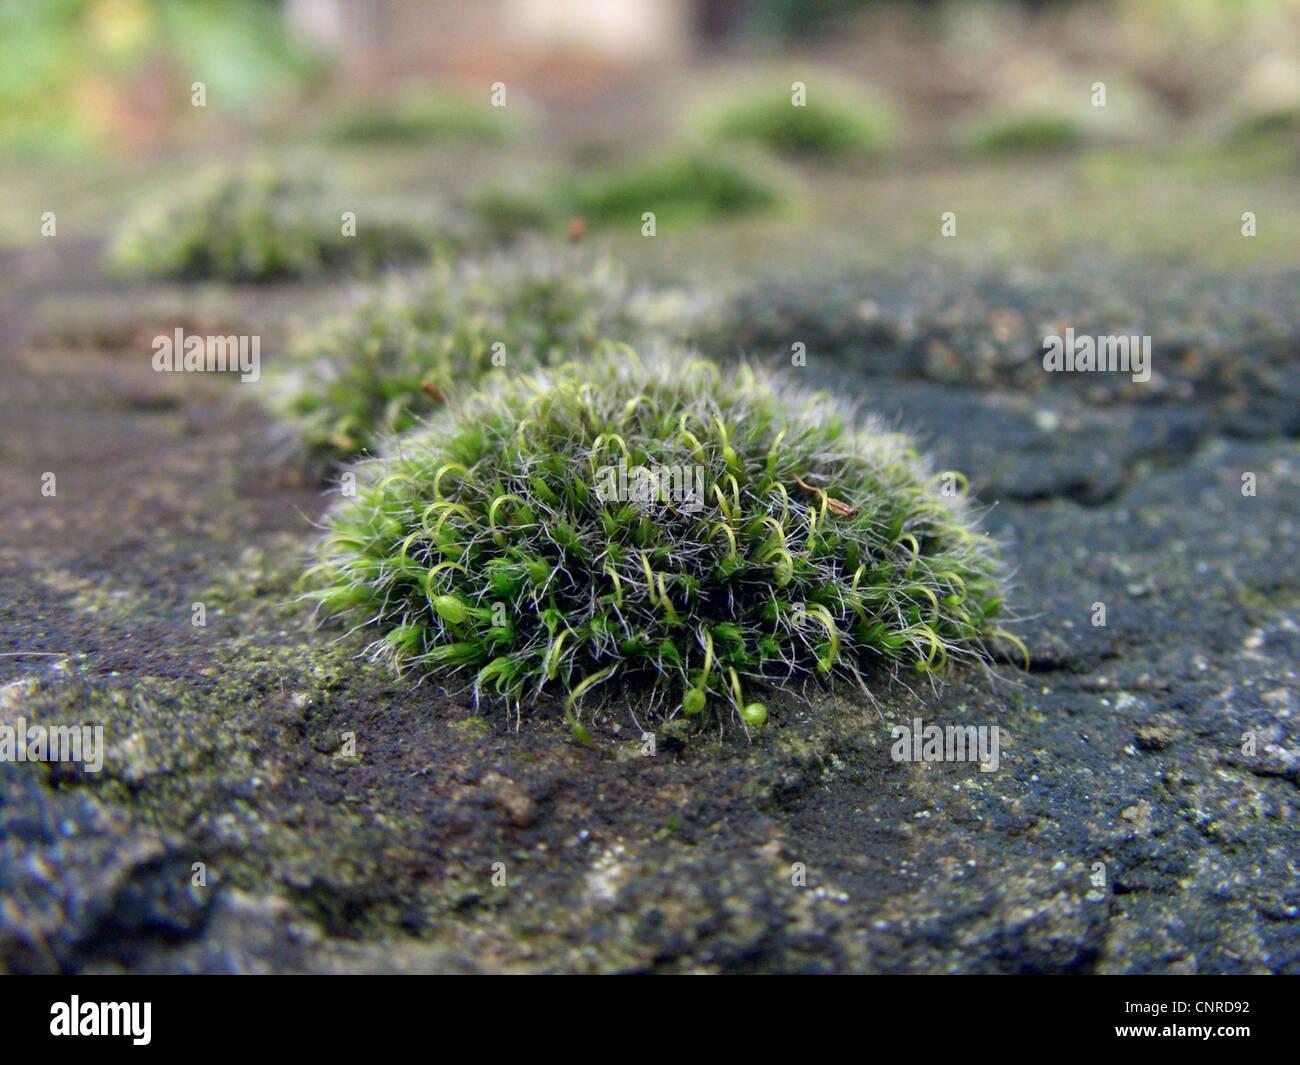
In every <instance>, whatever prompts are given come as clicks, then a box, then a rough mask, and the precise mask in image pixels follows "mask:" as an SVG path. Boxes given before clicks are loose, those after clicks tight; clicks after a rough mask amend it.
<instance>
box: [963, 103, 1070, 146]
mask: <svg viewBox="0 0 1300 1065" xmlns="http://www.w3.org/2000/svg"><path fill="white" fill-rule="evenodd" d="M1082 140H1083V130H1082V128H1081V127H1080V126H1079V123H1077V122H1076V121H1074V119H1072V118H1067V117H1066V116H1064V115H1055V114H1049V113H1046V112H1042V113H1028V114H1019V115H1011V116H999V117H996V118H989V119H986V120H985V121H984V122H982V123H980V124H979V125H978V126H976V127H975V129H974V131H973V132H972V133H971V136H970V147H971V149H972V150H973V151H976V152H979V153H981V154H984V155H1017V154H1023V153H1031V152H1058V151H1063V150H1065V149H1067V148H1073V147H1076V146H1077V145H1078V144H1079V143H1081V142H1082Z"/></svg>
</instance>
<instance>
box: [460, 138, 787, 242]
mask: <svg viewBox="0 0 1300 1065" xmlns="http://www.w3.org/2000/svg"><path fill="white" fill-rule="evenodd" d="M785 199H786V193H785V190H784V186H783V183H782V182H781V180H780V178H779V177H778V176H777V174H776V172H775V171H774V170H773V168H772V166H771V164H770V162H765V161H764V160H763V159H761V158H755V157H754V156H751V155H747V154H744V153H740V154H735V153H718V152H704V151H691V152H688V153H686V154H683V155H674V156H668V157H666V158H663V159H655V160H645V161H642V162H637V163H633V164H626V165H622V166H618V167H615V168H613V169H611V170H606V171H603V172H596V173H591V174H586V175H584V176H582V177H578V178H569V177H565V178H562V179H560V180H558V181H556V182H554V183H553V184H551V185H550V186H549V187H543V188H540V189H536V190H533V189H527V188H522V187H520V186H518V185H508V186H500V187H497V188H493V189H489V190H487V191H486V192H484V193H482V194H480V195H479V196H478V197H477V198H476V199H475V200H474V201H473V202H472V204H471V210H472V211H473V213H474V215H475V217H476V218H477V219H478V221H479V223H480V224H481V225H482V227H483V228H484V229H485V230H486V232H487V233H488V234H489V235H490V236H491V237H493V238H494V239H497V240H506V239H510V238H512V237H515V236H517V235H519V234H520V233H522V232H525V231H527V230H552V231H554V230H557V229H559V228H560V227H562V226H563V225H565V224H567V223H568V221H569V220H570V219H572V218H573V217H574V216H579V217H581V218H582V219H583V220H584V222H585V223H587V224H588V225H591V226H620V227H623V228H624V229H625V230H633V231H635V230H637V229H639V228H640V227H641V226H642V224H643V222H644V219H643V217H642V216H643V215H644V213H645V212H647V211H651V212H653V213H654V215H655V221H656V225H657V226H662V225H672V226H683V225H693V224H696V223H699V222H705V221H709V220H716V219H726V218H735V217H740V216H743V215H748V214H755V213H761V212H763V211H769V210H772V209H774V208H776V207H778V206H780V205H781V204H782V203H783V202H784V201H785Z"/></svg>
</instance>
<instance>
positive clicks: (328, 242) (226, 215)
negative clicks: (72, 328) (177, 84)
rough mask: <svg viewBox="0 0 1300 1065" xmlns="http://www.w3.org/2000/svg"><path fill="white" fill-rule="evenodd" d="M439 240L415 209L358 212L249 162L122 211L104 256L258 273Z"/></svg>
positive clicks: (362, 260) (114, 266) (389, 258)
mask: <svg viewBox="0 0 1300 1065" xmlns="http://www.w3.org/2000/svg"><path fill="white" fill-rule="evenodd" d="M348 210H352V211H354V212H355V213H356V214H357V215H358V217H357V220H356V230H355V235H352V236H347V235H345V234H344V221H343V212H345V211H348ZM447 240H448V235H447V233H446V232H445V231H444V230H442V229H441V228H440V227H438V226H437V225H436V224H435V223H434V221H433V220H432V219H431V218H429V217H427V216H425V215H423V214H421V213H418V212H412V211H411V210H404V211H400V212H399V211H395V210H388V209H384V208H382V207H376V206H375V205H373V204H368V205H367V208H366V210H364V211H363V210H361V209H360V208H359V206H358V204H357V203H356V202H350V201H349V200H348V199H347V198H346V197H343V196H340V195H339V194H337V193H332V192H330V191H329V190H328V189H327V188H326V187H325V186H324V185H323V184H322V183H320V182H316V181H312V180H306V179H297V178H292V177H289V176H288V175H286V174H283V173H281V172H279V171H276V170H274V169H271V168H268V167H253V168H250V169H248V170H245V171H242V172H239V173H235V174H227V175H222V176H220V177H216V178H213V179H209V180H206V181H202V182H200V183H199V185H198V187H197V188H195V189H194V190H192V191H190V192H188V193H187V194H185V195H184V196H182V197H181V198H179V199H177V200H176V201H174V202H170V203H163V204H161V205H154V206H151V207H150V208H148V209H147V210H146V211H144V212H142V213H141V214H140V215H138V216H136V217H134V218H132V219H130V220H129V221H128V222H127V224H126V225H125V227H124V228H123V229H122V230H121V231H120V232H119V233H118V235H117V237H116V239H115V240H114V242H113V244H112V246H111V247H110V249H109V255H108V265H109V268H110V269H111V270H112V271H113V272H116V273H119V274H125V275H144V276H149V277H169V278H180V279H187V280H199V279H206V278H218V279H221V280H225V281H267V280H272V279H275V278H284V277H309V276H314V275H318V274H322V273H325V272H328V271H331V270H344V269H346V270H350V271H359V272H368V271H373V270H374V269H376V268H378V267H380V266H382V265H384V264H386V263H389V262H396V261H402V260H410V259H414V258H420V257H423V256H427V255H429V254H430V253H431V252H432V251H433V250H434V249H435V248H437V247H439V246H440V245H441V244H443V243H445V242H446V241H447Z"/></svg>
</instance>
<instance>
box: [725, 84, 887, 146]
mask: <svg viewBox="0 0 1300 1065" xmlns="http://www.w3.org/2000/svg"><path fill="white" fill-rule="evenodd" d="M706 129H707V131H708V133H709V135H710V136H712V137H714V138H716V139H718V140H723V141H743V142H748V143H752V144H757V145H761V146H762V147H764V148H766V149H768V150H769V151H773V152H776V153H778V154H780V155H785V156H791V157H797V158H805V159H816V160H820V161H822V162H829V161H834V160H845V159H855V158H856V159H864V158H870V157H871V156H875V155H879V154H880V153H881V152H883V151H884V150H885V149H886V148H887V147H888V145H889V143H890V141H891V139H892V134H893V123H892V121H891V120H890V117H889V115H888V114H887V112H886V111H885V110H884V109H883V108H882V107H881V105H880V104H878V103H876V102H875V101H873V100H869V99H867V98H865V97H862V96H858V95H856V94H851V93H849V92H847V91H846V90H842V89H824V88H818V87H810V88H809V89H808V92H807V97H806V100H805V102H804V103H803V105H802V106H799V107H796V106H794V104H793V102H792V96H791V93H789V92H786V91H785V90H781V91H778V92H774V93H771V92H767V93H759V94H756V95H752V96H748V97H746V98H745V99H743V100H739V101H737V102H735V103H733V104H732V105H730V106H729V107H728V108H726V109H725V110H723V111H722V112H721V113H720V114H719V115H718V116H717V117H716V118H714V119H712V120H711V121H709V122H706Z"/></svg>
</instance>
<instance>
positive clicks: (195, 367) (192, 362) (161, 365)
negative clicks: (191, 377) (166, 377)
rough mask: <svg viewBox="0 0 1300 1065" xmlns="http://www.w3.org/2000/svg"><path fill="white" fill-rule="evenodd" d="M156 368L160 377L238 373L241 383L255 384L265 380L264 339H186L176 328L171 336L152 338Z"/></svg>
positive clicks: (183, 332)
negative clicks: (263, 368)
mask: <svg viewBox="0 0 1300 1065" xmlns="http://www.w3.org/2000/svg"><path fill="white" fill-rule="evenodd" d="M153 368H154V370H155V371H157V372H158V373H205V372H206V373H238V374H239V379H240V380H241V381H256V380H257V379H258V378H259V377H261V376H262V338H261V337H260V336H196V335H190V336H186V335H185V330H184V329H182V328H181V327H180V326H177V327H176V331H175V333H174V334H172V335H171V336H168V335H167V334H165V333H164V334H160V335H159V336H156V337H154V338H153Z"/></svg>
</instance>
